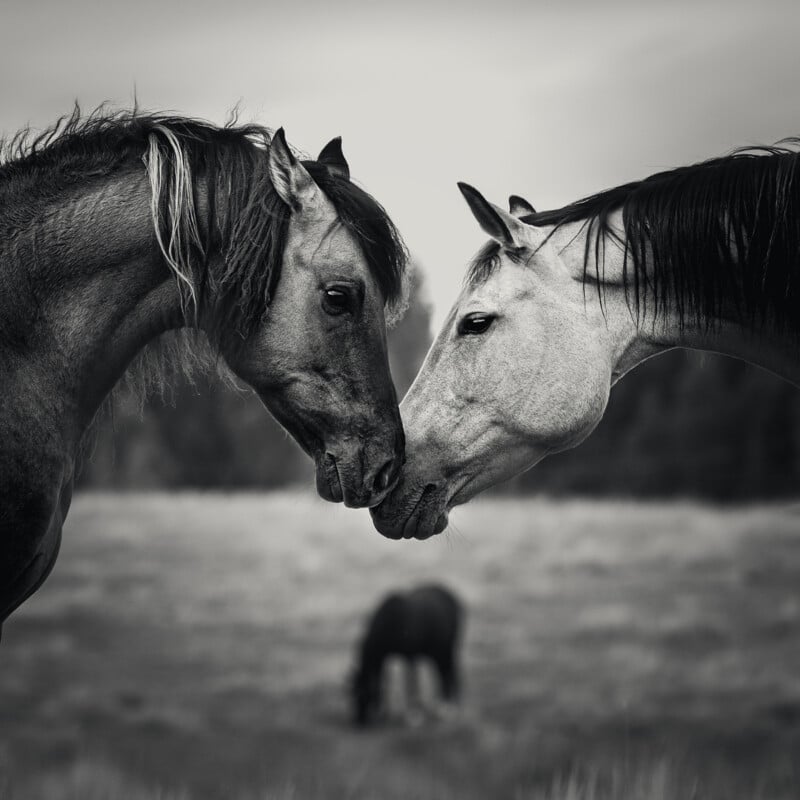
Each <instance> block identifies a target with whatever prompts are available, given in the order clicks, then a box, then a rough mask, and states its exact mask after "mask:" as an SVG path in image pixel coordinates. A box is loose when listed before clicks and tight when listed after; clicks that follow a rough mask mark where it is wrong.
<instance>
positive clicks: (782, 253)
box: [373, 140, 800, 539]
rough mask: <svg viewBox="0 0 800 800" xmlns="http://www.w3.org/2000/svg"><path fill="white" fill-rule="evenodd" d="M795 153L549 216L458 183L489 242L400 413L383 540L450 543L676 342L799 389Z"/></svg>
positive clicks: (731, 160)
mask: <svg viewBox="0 0 800 800" xmlns="http://www.w3.org/2000/svg"><path fill="white" fill-rule="evenodd" d="M784 144H786V145H787V146H781V147H770V148H759V149H755V150H753V149H749V150H741V151H738V152H736V153H734V154H733V155H730V156H727V157H724V158H719V159H715V160H712V161H707V162H704V163H701V164H696V165H694V166H689V167H683V168H679V169H676V170H672V171H669V172H663V173H659V174H657V175H653V176H651V177H650V178H647V179H645V180H643V181H640V182H636V183H629V184H626V185H624V186H620V187H617V188H615V189H611V190H608V191H604V192H601V193H600V194H597V195H594V196H592V197H588V198H586V199H584V200H580V201H578V202H576V203H573V204H572V205H568V206H566V207H565V208H562V209H559V210H556V211H545V212H542V213H535V212H534V211H533V209H532V208H531V207H530V206H527V207H526V206H525V205H524V204H521V203H520V202H519V200H518V199H515V202H512V204H511V206H512V207H511V210H510V212H506V211H505V210H503V209H501V208H498V207H497V206H495V205H492V204H491V203H489V202H487V201H486V200H485V199H484V198H483V197H482V196H481V195H480V194H479V193H478V192H477V191H476V190H475V189H473V188H472V187H470V186H467V185H465V184H460V188H461V191H462V193H463V195H464V197H465V198H466V200H467V203H468V204H469V207H470V209H471V210H472V213H473V214H474V215H475V217H476V219H477V221H478V223H479V224H480V225H481V227H482V228H483V230H484V231H485V232H486V233H488V235H489V236H491V241H490V242H489V243H488V244H487V245H486V246H485V247H484V248H483V249H482V250H481V251H480V253H479V254H478V256H477V257H476V259H475V260H474V262H473V264H472V265H471V267H470V269H469V271H468V274H467V278H466V281H465V283H464V286H463V288H462V290H461V294H460V295H459V297H458V299H457V300H456V303H455V305H454V306H453V308H452V310H451V311H450V314H449V316H448V318H447V320H446V321H445V323H444V326H443V328H442V330H441V332H440V333H439V335H438V337H437V339H436V340H435V341H434V343H433V345H432V347H431V349H430V352H429V353H428V356H427V358H426V361H425V363H424V364H423V366H422V369H421V370H420V373H419V375H418V377H417V379H416V382H415V383H414V384H413V386H412V387H411V389H410V390H409V392H408V394H407V395H406V397H405V399H404V400H403V402H402V403H401V407H400V410H401V415H402V417H403V423H404V427H405V433H406V459H407V461H406V466H405V467H404V469H403V473H402V476H401V480H400V482H399V484H398V486H397V487H396V488H395V489H394V490H393V492H392V493H391V494H390V495H389V497H388V498H387V500H385V501H384V502H383V503H382V504H381V506H380V507H379V508H377V509H374V510H373V519H374V521H375V524H376V526H377V528H378V530H379V531H381V532H382V533H383V534H385V535H386V536H389V537H391V538H401V537H406V538H412V537H416V538H420V539H423V538H427V537H428V536H431V535H433V534H434V533H439V532H441V531H442V530H444V528H445V527H446V526H447V513H448V510H449V509H450V508H452V507H453V506H455V505H458V504H460V503H465V502H467V500H469V499H470V498H471V497H473V496H474V495H475V494H477V493H478V492H480V491H481V490H483V489H485V488H486V487H488V486H491V485H493V484H495V483H497V482H498V481H501V480H504V479H506V478H509V477H511V476H512V475H514V474H516V473H517V472H520V471H522V470H524V469H527V468H528V467H531V466H533V465H534V464H536V463H537V462H538V461H539V460H541V459H542V458H544V457H545V456H546V455H548V454H549V453H556V452H558V451H560V450H565V449H567V448H570V447H574V446H575V445H577V444H578V443H579V442H581V441H582V440H583V439H584V438H586V436H588V435H589V433H590V432H591V431H592V430H593V429H594V427H595V425H597V423H598V421H599V420H600V418H601V417H602V415H603V412H604V410H605V407H606V403H607V401H608V397H609V391H610V389H611V387H612V386H613V385H614V384H615V383H616V382H617V381H618V380H619V379H620V378H622V376H623V375H625V373H626V372H628V371H629V370H631V369H633V368H634V367H635V366H636V365H637V364H640V363H641V362H642V361H644V360H645V359H647V358H649V357H650V356H654V355H656V354H658V353H663V352H664V351H666V350H669V349H670V348H674V347H685V348H694V349H700V350H712V351H717V352H720V353H726V354H728V355H732V356H736V357H738V358H741V359H744V360H746V361H749V362H751V363H753V364H757V365H760V366H762V367H764V368H766V369H768V370H771V371H773V372H775V373H777V374H778V375H780V376H782V377H783V378H785V379H786V380H787V381H790V382H792V383H794V384H800V355H798V343H799V342H800V153H798V152H796V151H795V149H794V148H796V147H797V145H798V144H800V141H798V140H787V141H786V142H785V143H784Z"/></svg>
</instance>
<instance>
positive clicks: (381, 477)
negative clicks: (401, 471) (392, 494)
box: [372, 458, 396, 492]
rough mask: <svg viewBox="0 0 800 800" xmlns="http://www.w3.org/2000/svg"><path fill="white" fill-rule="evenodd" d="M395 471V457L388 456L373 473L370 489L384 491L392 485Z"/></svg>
mask: <svg viewBox="0 0 800 800" xmlns="http://www.w3.org/2000/svg"><path fill="white" fill-rule="evenodd" d="M395 472H396V470H395V459H393V458H390V459H389V460H388V461H387V462H386V463H385V464H384V465H383V466H382V467H381V468H380V469H379V470H378V472H377V474H376V475H375V480H374V482H373V484H372V490H373V491H374V492H385V491H386V490H387V489H388V488H389V487H390V486H391V485H392V480H393V479H394V476H395Z"/></svg>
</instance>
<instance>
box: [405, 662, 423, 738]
mask: <svg viewBox="0 0 800 800" xmlns="http://www.w3.org/2000/svg"><path fill="white" fill-rule="evenodd" d="M405 673H406V709H405V714H404V716H405V719H406V722H408V724H409V725H418V724H419V723H420V722H422V704H421V702H420V696H419V674H418V672H417V661H416V659H415V658H410V657H409V658H407V659H406V660H405Z"/></svg>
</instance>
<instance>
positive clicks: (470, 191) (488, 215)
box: [458, 183, 525, 247]
mask: <svg viewBox="0 0 800 800" xmlns="http://www.w3.org/2000/svg"><path fill="white" fill-rule="evenodd" d="M458 188H459V189H461V194H463V195H464V199H465V200H466V201H467V205H468V206H469V207H470V210H471V211H472V213H473V214H474V216H475V219H476V220H478V224H479V225H480V226H481V228H483V230H484V231H486V233H488V234H489V236H491V237H492V239H495V240H496V241H498V242H500V244H502V245H503V246H504V247H519V246H520V245H521V244H522V243H523V242H524V228H525V224H524V223H522V222H520V221H519V220H518V219H517V218H516V217H512V216H511V214H509V213H508V212H507V211H503V209H502V208H498V207H497V206H496V205H494V204H493V203H490V202H489V201H488V200H487V199H486V198H485V197H484V196H483V195H482V194H481V193H480V192H479V191H478V190H477V189H475V188H473V187H472V186H470V185H469V184H468V183H459V184H458Z"/></svg>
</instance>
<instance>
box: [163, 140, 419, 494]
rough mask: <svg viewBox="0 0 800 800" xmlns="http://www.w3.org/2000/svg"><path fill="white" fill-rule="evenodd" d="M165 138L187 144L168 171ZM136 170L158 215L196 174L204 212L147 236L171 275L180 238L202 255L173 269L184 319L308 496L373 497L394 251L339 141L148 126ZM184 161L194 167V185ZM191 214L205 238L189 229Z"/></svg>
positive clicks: (386, 474) (382, 458)
mask: <svg viewBox="0 0 800 800" xmlns="http://www.w3.org/2000/svg"><path fill="white" fill-rule="evenodd" d="M181 133H182V135H179V134H181ZM176 142H177V144H176ZM179 148H180V149H183V151H184V152H188V154H189V159H188V160H187V161H186V164H185V165H184V167H183V168H182V169H181V170H177V169H176V168H175V167H174V166H172V167H171V166H170V164H171V163H175V162H179V161H180V158H181V155H180V154H179V155H178V158H176V157H175V151H176V150H178V149H179ZM185 160H186V159H185ZM165 165H166V166H165ZM165 169H166V170H167V172H166V177H165V178H164V179H163V180H162V179H161V176H162V174H163V172H164V170H165ZM148 170H149V173H150V176H151V183H152V184H153V185H154V186H155V185H156V184H158V183H161V184H162V185H161V187H160V189H159V188H158V187H156V191H154V197H155V198H160V202H161V203H162V204H164V205H166V206H167V207H168V213H167V215H166V217H167V219H170V218H172V219H181V218H182V217H183V218H184V219H185V217H186V215H185V214H184V215H181V213H180V209H179V208H178V209H177V210H176V208H173V206H178V205H179V204H180V198H181V197H182V196H185V195H187V194H188V193H189V192H191V191H196V190H197V185H198V184H199V185H200V187H201V190H202V187H203V184H205V192H204V194H203V197H204V198H205V205H206V208H205V209H204V212H205V213H202V214H200V215H199V216H200V217H201V220H200V222H199V223H197V222H195V223H194V226H192V224H191V223H192V222H193V220H189V223H190V224H187V225H184V228H185V230H184V232H183V238H184V240H185V241H184V242H182V241H180V237H177V239H178V240H177V241H176V235H175V233H174V231H166V232H165V233H164V234H163V235H162V236H161V238H160V243H161V248H162V252H164V255H165V257H166V259H167V261H168V262H170V263H171V266H172V267H173V271H174V272H176V273H177V275H178V278H179V279H181V278H183V277H184V276H183V275H182V274H181V270H180V267H181V263H180V261H181V259H180V255H181V252H182V250H185V249H186V248H185V242H189V244H190V245H193V244H195V243H197V245H198V249H201V250H203V251H204V252H205V253H206V254H209V255H208V258H207V259H206V261H207V262H208V263H207V266H206V268H205V270H204V271H203V272H201V273H200V274H197V273H195V274H194V275H191V274H190V275H188V276H187V279H186V281H185V283H186V286H187V287H188V288H187V289H186V294H187V297H186V300H187V306H191V305H193V306H194V308H196V309H197V310H198V317H199V318H198V324H199V325H200V326H201V327H203V328H204V329H205V330H206V331H207V332H208V333H209V335H210V336H211V338H212V339H213V340H215V342H216V343H217V345H218V346H219V349H220V351H221V353H222V354H223V356H224V358H225V360H226V361H227V362H228V364H229V366H230V367H231V369H232V370H233V371H234V372H235V373H236V375H238V376H239V377H240V378H242V379H243V380H244V381H246V382H247V383H248V384H250V385H251V386H252V387H253V388H254V389H255V390H256V392H257V393H258V394H259V396H260V397H261V399H262V400H263V402H264V403H265V405H266V406H267V407H268V408H269V410H270V411H271V412H272V414H273V415H274V416H275V417H276V418H277V419H278V420H279V421H280V422H281V424H283V426H284V427H285V428H286V429H287V430H288V431H289V432H290V433H291V434H292V436H293V437H294V438H295V439H296V440H297V441H298V442H299V444H300V445H301V447H302V448H303V449H304V450H305V451H306V452H307V453H308V454H309V455H310V456H312V457H313V458H314V460H315V462H316V467H317V489H318V491H319V493H320V494H321V495H322V497H324V498H325V499H327V500H332V501H335V502H340V501H344V503H345V504H346V505H348V506H374V505H376V504H377V503H379V502H380V501H381V500H382V499H383V498H384V497H385V496H386V494H387V493H388V491H389V490H390V489H391V488H392V486H393V485H394V484H395V482H396V480H397V476H398V473H399V470H400V465H401V463H402V460H403V451H404V439H403V429H402V424H401V421H400V416H399V412H398V409H397V398H396V396H395V390H394V386H393V384H392V379H391V375H390V373H389V365H388V357H387V347H386V319H385V314H386V309H392V308H394V307H396V306H397V305H398V304H399V302H400V301H401V300H402V297H403V272H404V267H405V260H406V251H405V248H404V246H403V244H402V241H401V239H400V237H399V235H398V233H397V231H396V229H395V227H394V225H393V224H392V222H391V220H390V219H389V217H388V215H387V214H386V212H385V211H384V209H383V208H382V207H381V206H380V204H379V203H377V202H376V201H375V199H374V198H372V197H371V196H370V195H369V194H367V193H366V192H365V191H363V190H362V189H360V188H359V187H358V186H356V185H355V184H354V183H352V182H351V181H350V172H349V167H348V164H347V162H346V161H345V158H344V155H343V154H342V150H341V142H340V140H339V139H334V140H333V141H332V142H330V143H329V144H328V145H327V146H326V147H325V148H324V149H323V151H322V152H321V153H320V155H319V157H318V159H317V160H316V161H300V160H298V159H297V158H296V157H295V156H294V154H293V153H292V152H291V150H290V149H289V147H288V146H287V144H286V139H285V137H284V134H283V131H282V130H279V131H278V132H277V133H276V134H275V135H274V136H273V137H271V139H270V137H269V135H268V134H267V132H266V131H265V130H264V129H263V128H259V127H257V126H248V127H247V128H241V129H224V130H221V131H220V130H217V131H215V132H213V133H211V134H210V133H208V132H207V130H206V129H204V128H200V127H198V126H197V125H195V126H194V127H193V128H191V130H189V131H188V133H187V132H185V131H176V130H175V129H174V127H173V128H172V129H170V128H168V127H167V126H164V125H162V126H160V128H159V130H157V131H156V132H155V135H154V136H151V149H150V153H149V157H148ZM187 174H194V175H200V176H201V178H200V179H199V180H197V182H196V184H195V186H194V187H192V186H191V184H190V183H189V182H190V181H191V177H189V178H186V177H184V176H186V175H187ZM181 181H183V183H184V184H188V188H187V186H184V185H182V183H181ZM175 198H177V199H175ZM190 202H191V201H189V203H190ZM203 220H208V224H207V225H206V226H204V224H203ZM162 227H163V226H162ZM204 227H208V229H209V231H210V234H209V235H210V236H211V237H212V238H215V239H216V242H215V244H216V246H211V247H208V246H205V243H203V242H202V241H200V240H201V239H202V236H203V233H204V231H203V230H202V229H203V228H204ZM198 230H199V231H200V233H198ZM178 234H181V230H180V229H178ZM165 240H166V241H167V242H168V243H167V244H165V243H164V242H165ZM173 252H174V253H175V254H176V255H175V257H174V258H173ZM186 261H187V262H188V259H187V260H186Z"/></svg>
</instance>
